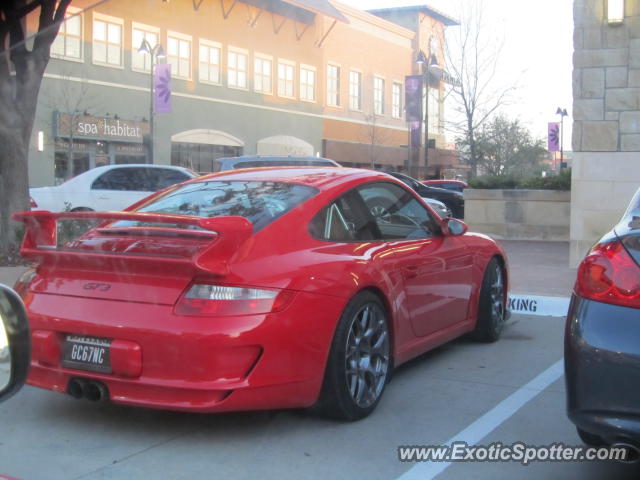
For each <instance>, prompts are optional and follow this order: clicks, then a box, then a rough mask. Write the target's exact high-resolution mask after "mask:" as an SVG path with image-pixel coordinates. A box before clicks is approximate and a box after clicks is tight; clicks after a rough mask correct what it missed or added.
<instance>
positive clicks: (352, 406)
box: [319, 292, 393, 421]
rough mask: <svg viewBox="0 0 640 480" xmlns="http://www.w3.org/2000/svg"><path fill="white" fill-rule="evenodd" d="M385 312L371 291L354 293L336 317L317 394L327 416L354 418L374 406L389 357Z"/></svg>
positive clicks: (387, 372) (383, 383)
mask: <svg viewBox="0 0 640 480" xmlns="http://www.w3.org/2000/svg"><path fill="white" fill-rule="evenodd" d="M387 317H388V316H387V312H386V310H385V308H384V306H383V305H382V302H381V301H380V299H379V298H378V297H377V296H376V295H374V294H373V293H371V292H362V293H360V294H358V295H356V296H355V297H354V298H353V299H351V301H350V302H349V303H348V304H347V306H346V308H345V309H344V312H343V313H342V315H341V316H340V320H339V322H338V326H337V328H336V332H335V334H334V337H333V342H332V344H331V350H330V353H329V359H328V361H327V368H326V370H325V378H324V382H323V385H322V391H321V393H320V402H319V404H320V411H321V412H322V413H323V414H324V415H325V416H327V417H330V418H335V419H338V420H347V421H355V420H360V419H361V418H364V417H366V416H367V415H369V414H370V413H371V412H373V410H374V409H375V408H376V406H377V405H378V402H379V401H380V398H381V397H382V393H383V392H384V388H385V386H386V384H387V383H388V382H389V378H390V374H391V369H392V364H393V361H392V358H391V339H390V335H389V322H388V319H387Z"/></svg>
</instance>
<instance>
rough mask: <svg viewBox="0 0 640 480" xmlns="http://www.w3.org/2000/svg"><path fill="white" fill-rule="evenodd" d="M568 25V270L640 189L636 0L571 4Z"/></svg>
mask: <svg viewBox="0 0 640 480" xmlns="http://www.w3.org/2000/svg"><path fill="white" fill-rule="evenodd" d="M616 6H618V7H619V9H620V10H619V12H615V7H616ZM574 24H575V25H574V56H573V138H572V148H573V169H572V185H571V233H570V237H571V263H572V265H576V264H577V263H578V262H579V261H580V260H581V259H582V257H583V256H584V255H585V254H586V252H587V251H588V250H589V248H591V246H592V245H593V244H594V243H595V241H597V240H598V239H599V238H600V237H601V236H602V235H603V234H604V233H606V232H607V231H608V230H609V229H611V227H613V225H614V224H615V223H616V222H617V220H618V219H619V218H620V216H621V215H622V213H623V212H624V209H625V208H626V206H627V204H628V203H629V201H630V200H631V197H632V196H633V193H634V192H635V191H636V189H637V188H638V186H640V1H638V0H626V1H625V0H608V1H606V0H574Z"/></svg>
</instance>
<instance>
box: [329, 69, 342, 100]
mask: <svg viewBox="0 0 640 480" xmlns="http://www.w3.org/2000/svg"><path fill="white" fill-rule="evenodd" d="M327 105H330V106H332V107H339V106H340V67H338V66H337V65H331V64H329V65H327Z"/></svg>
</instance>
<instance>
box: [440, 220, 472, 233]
mask: <svg viewBox="0 0 640 480" xmlns="http://www.w3.org/2000/svg"><path fill="white" fill-rule="evenodd" d="M440 226H441V228H442V233H444V234H445V235H446V236H452V237H457V236H459V235H464V234H465V233H467V230H468V229H469V227H467V224H466V223H464V222H463V221H462V220H458V219H457V218H453V217H449V218H445V219H444V220H442V223H441V224H440Z"/></svg>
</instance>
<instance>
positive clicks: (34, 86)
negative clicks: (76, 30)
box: [0, 51, 49, 256]
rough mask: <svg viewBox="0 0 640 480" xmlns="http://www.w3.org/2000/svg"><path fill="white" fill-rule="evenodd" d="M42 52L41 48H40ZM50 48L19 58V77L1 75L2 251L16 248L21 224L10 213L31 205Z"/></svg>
mask: <svg viewBox="0 0 640 480" xmlns="http://www.w3.org/2000/svg"><path fill="white" fill-rule="evenodd" d="M38 53H39V52H38ZM48 60H49V52H48V51H47V52H45V53H40V54H37V53H36V52H31V53H30V54H29V53H26V54H24V57H23V58H19V59H17V60H16V62H15V64H16V77H14V78H12V79H0V145H1V146H2V148H0V199H2V201H1V202H0V255H2V256H7V255H11V254H12V253H13V252H15V250H16V248H17V245H18V244H19V241H20V240H21V239H20V238H18V233H19V232H20V224H18V223H17V222H13V221H12V220H11V219H10V217H11V214H12V213H14V212H19V211H23V210H28V209H29V203H30V202H29V173H28V170H29V164H28V156H29V141H30V139H31V131H32V130H33V122H34V119H35V112H36V106H37V103H38V93H39V91H40V84H41V83H42V76H43V73H44V69H45V68H46V65H47V62H48Z"/></svg>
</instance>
